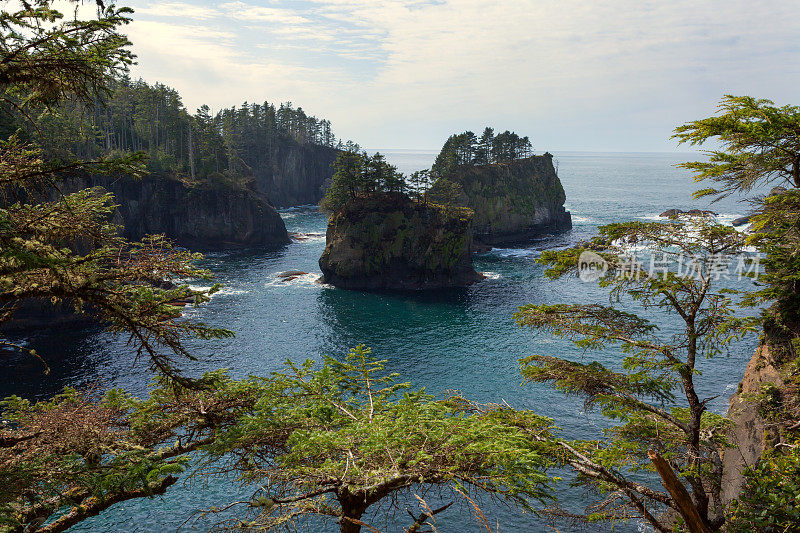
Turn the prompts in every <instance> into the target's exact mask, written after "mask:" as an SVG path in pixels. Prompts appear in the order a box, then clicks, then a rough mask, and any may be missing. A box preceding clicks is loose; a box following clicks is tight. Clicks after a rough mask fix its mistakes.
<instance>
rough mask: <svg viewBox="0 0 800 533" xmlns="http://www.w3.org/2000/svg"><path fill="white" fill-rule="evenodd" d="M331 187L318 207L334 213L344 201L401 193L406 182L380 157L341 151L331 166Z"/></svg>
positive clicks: (405, 187)
mask: <svg viewBox="0 0 800 533" xmlns="http://www.w3.org/2000/svg"><path fill="white" fill-rule="evenodd" d="M333 169H334V174H333V177H332V179H331V185H330V187H328V191H327V192H326V194H325V197H324V198H323V199H322V201H321V202H320V207H322V208H323V209H325V210H327V211H335V210H336V209H338V208H339V207H341V206H342V205H344V204H345V203H346V202H347V201H348V200H352V199H355V198H358V197H364V196H370V195H373V194H380V193H387V192H404V191H406V189H407V184H406V179H405V176H403V174H401V173H400V172H398V171H397V167H395V166H393V165H390V164H389V163H388V162H387V161H386V158H385V157H384V156H383V155H381V154H380V153H376V154H374V155H372V156H370V155H368V154H367V153H366V152H359V151H358V150H345V151H342V152H340V153H339V155H338V156H337V157H336V161H334V162H333Z"/></svg>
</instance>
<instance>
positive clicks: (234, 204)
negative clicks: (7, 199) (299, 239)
mask: <svg viewBox="0 0 800 533" xmlns="http://www.w3.org/2000/svg"><path fill="white" fill-rule="evenodd" d="M87 186H91V187H94V186H100V187H103V188H104V189H106V190H107V191H109V192H111V193H113V194H114V201H115V202H116V203H117V204H118V205H119V207H118V217H117V218H118V219H120V220H119V222H120V223H121V224H122V226H123V227H124V230H123V233H124V236H125V237H127V238H129V239H133V240H138V239H140V238H141V237H142V236H144V235H147V234H161V233H163V234H165V235H166V236H167V237H169V238H170V239H172V240H174V241H175V242H176V243H177V244H179V245H181V246H185V247H187V248H190V249H197V250H209V249H226V248H243V247H249V246H277V245H282V244H287V243H289V236H288V234H287V232H286V226H284V224H283V219H282V218H281V216H280V214H278V212H277V211H276V210H275V208H274V207H272V205H270V203H269V200H268V199H267V197H266V196H265V195H263V194H261V193H258V192H256V191H253V190H250V189H247V188H244V187H238V186H234V185H227V184H219V185H198V186H190V185H187V184H185V183H183V182H181V181H179V180H176V179H171V178H168V177H155V176H148V177H145V178H142V179H138V180H137V179H132V178H128V177H113V178H112V177H107V176H92V177H86V178H80V179H73V180H70V181H69V182H68V185H67V187H68V189H71V190H77V189H78V188H82V187H87Z"/></svg>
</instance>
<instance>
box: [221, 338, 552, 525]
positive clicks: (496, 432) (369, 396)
mask: <svg viewBox="0 0 800 533" xmlns="http://www.w3.org/2000/svg"><path fill="white" fill-rule="evenodd" d="M383 363H384V361H375V360H373V359H372V358H371V357H370V352H369V349H368V348H364V347H362V346H359V347H357V348H356V349H355V350H352V351H351V353H350V354H349V355H348V356H347V359H346V361H345V362H340V361H337V360H335V359H332V358H326V360H325V364H324V366H323V367H322V368H320V369H318V370H315V369H314V368H313V367H314V364H313V363H312V362H311V361H306V362H305V363H304V364H303V365H299V366H297V365H294V364H292V363H291V362H287V371H286V372H282V373H277V374H275V375H274V376H273V377H272V378H271V379H269V380H257V381H256V383H258V386H259V387H261V388H262V390H263V391H264V394H263V395H262V397H261V399H260V400H259V401H258V402H257V404H256V408H255V409H254V411H253V412H252V413H251V414H249V415H248V416H247V417H246V418H244V419H243V420H242V424H240V425H236V426H232V427H231V429H230V430H228V431H225V432H222V433H221V434H220V435H219V436H218V438H217V441H216V443H215V444H214V445H213V446H211V447H210V450H211V452H212V459H213V460H214V461H219V462H220V463H221V464H220V465H218V466H217V467H218V468H221V469H223V470H232V471H235V472H237V473H238V475H239V476H240V479H241V480H242V482H244V483H245V484H247V485H250V484H251V483H253V482H255V483H257V484H258V485H259V486H261V487H264V488H262V489H259V490H258V491H257V492H256V493H255V494H254V495H253V497H252V499H251V502H244V503H243V505H244V506H246V507H249V508H250V510H249V512H248V515H247V517H246V519H244V521H239V520H236V521H234V523H232V524H230V525H233V526H237V527H238V526H244V527H247V528H256V529H272V528H278V527H289V526H292V525H295V524H298V522H301V520H302V519H304V518H305V517H306V516H309V515H314V516H318V517H322V518H323V519H326V520H333V521H336V522H338V523H339V527H340V529H341V531H342V532H357V531H360V530H361V526H362V525H367V524H366V523H365V522H363V520H362V519H363V518H364V516H365V514H366V513H367V510H368V509H370V508H371V507H372V506H373V505H375V506H377V505H378V504H380V503H382V502H384V500H387V499H389V498H392V497H396V496H398V495H402V494H405V495H407V496H411V495H413V494H416V495H417V496H418V497H420V498H422V499H424V498H428V497H429V495H431V494H435V496H436V497H437V498H446V499H450V500H451V502H446V505H447V506H449V505H450V503H452V502H453V501H463V502H469V503H470V504H471V505H475V506H477V505H478V504H477V501H479V499H480V498H481V497H482V496H483V495H485V496H489V497H500V498H502V499H503V500H504V501H506V502H507V503H509V504H516V505H519V506H520V507H522V508H523V509H527V508H530V506H531V504H532V503H535V502H541V501H544V500H546V499H547V498H548V497H549V494H550V490H549V484H550V482H551V479H550V478H549V477H548V476H547V475H546V474H545V473H544V471H545V470H546V469H547V467H548V466H549V464H550V460H549V459H548V451H547V444H546V439H545V443H544V444H542V443H540V442H539V441H537V440H533V439H530V438H528V435H529V434H537V435H541V436H543V437H547V436H548V435H549V432H550V430H551V426H550V423H551V421H550V420H549V419H546V418H542V417H539V416H537V415H535V414H534V413H532V412H530V411H514V410H511V409H508V408H505V407H502V406H486V405H477V404H474V403H471V402H469V401H467V400H465V399H464V398H462V397H460V396H454V397H449V398H445V399H442V400H437V399H435V398H434V397H432V396H430V395H428V394H426V393H425V391H424V390H417V391H412V390H410V389H409V385H408V384H404V383H396V382H395V378H396V377H397V376H396V375H386V374H385V373H384V372H383ZM253 502H258V503H257V504H254V503H253ZM416 521H417V520H414V522H416ZM423 521H424V520H423V519H421V520H419V524H417V527H419V526H420V525H422V522H423ZM298 525H299V524H298ZM369 529H370V530H373V529H374V528H372V527H371V526H370V527H369Z"/></svg>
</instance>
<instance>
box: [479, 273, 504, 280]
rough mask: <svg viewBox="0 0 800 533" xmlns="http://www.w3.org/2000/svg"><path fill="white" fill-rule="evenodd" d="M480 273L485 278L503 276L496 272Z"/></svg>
mask: <svg viewBox="0 0 800 533" xmlns="http://www.w3.org/2000/svg"><path fill="white" fill-rule="evenodd" d="M481 274H483V277H485V278H486V279H500V278H502V277H503V276H501V275H500V274H498V273H497V272H481Z"/></svg>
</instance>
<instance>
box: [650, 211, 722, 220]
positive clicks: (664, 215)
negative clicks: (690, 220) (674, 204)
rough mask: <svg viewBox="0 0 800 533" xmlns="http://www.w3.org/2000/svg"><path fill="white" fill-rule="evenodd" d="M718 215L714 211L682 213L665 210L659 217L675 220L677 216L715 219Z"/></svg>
mask: <svg viewBox="0 0 800 533" xmlns="http://www.w3.org/2000/svg"><path fill="white" fill-rule="evenodd" d="M717 215H718V213H715V212H714V211H707V210H706V211H704V210H702V209H690V210H688V211H684V210H683V209H667V210H666V211H664V212H663V213H661V214H660V215H658V216H660V217H662V218H675V217H679V216H688V217H715V216H717Z"/></svg>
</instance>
